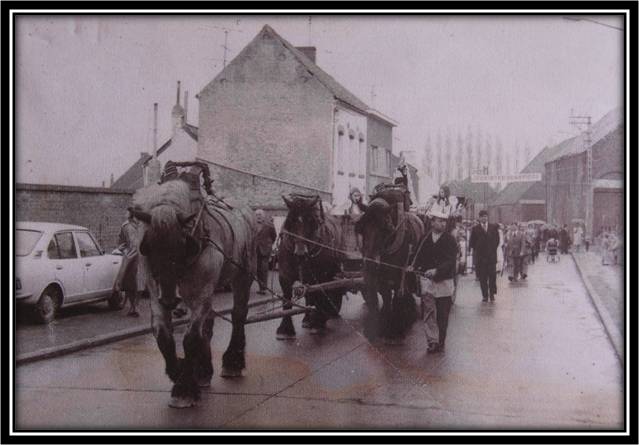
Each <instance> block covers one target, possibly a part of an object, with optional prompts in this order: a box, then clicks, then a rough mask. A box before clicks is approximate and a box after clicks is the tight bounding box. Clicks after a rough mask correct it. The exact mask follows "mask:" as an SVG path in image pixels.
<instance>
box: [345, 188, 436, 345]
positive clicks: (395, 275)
mask: <svg viewBox="0 0 639 445" xmlns="http://www.w3.org/2000/svg"><path fill="white" fill-rule="evenodd" d="M400 195H401V196H399V199H398V197H397V196H393V194H387V195H384V194H380V195H377V196H372V198H373V199H372V201H371V202H370V204H369V206H368V209H367V210H366V212H365V213H364V215H363V216H362V218H361V219H360V220H359V221H358V222H357V223H356V226H355V228H356V231H357V232H358V233H360V234H362V238H363V240H362V241H363V247H362V254H363V255H364V258H365V261H364V292H363V293H364V300H365V301H366V305H367V307H368V315H367V317H366V320H365V328H364V332H365V334H366V335H367V336H368V337H371V338H374V337H376V336H378V335H379V336H381V337H382V338H384V339H386V340H388V341H392V342H398V341H401V340H402V339H403V337H404V336H405V335H406V332H407V331H408V328H409V327H410V326H411V324H412V322H414V321H415V320H416V318H417V305H416V304H415V300H414V298H413V296H412V293H413V292H414V291H415V289H416V288H415V284H416V282H415V277H414V275H408V274H405V273H403V272H402V269H403V268H405V267H406V266H407V264H408V262H409V261H410V260H411V259H412V256H411V255H412V254H414V250H415V249H417V248H418V244H419V242H420V240H421V238H422V237H423V236H424V224H423V223H422V221H421V220H420V219H419V218H418V217H417V216H416V215H415V214H413V213H409V212H407V211H405V206H404V204H405V202H406V200H405V196H403V192H402V193H401V194H400ZM378 293H379V294H380V295H381V296H382V308H381V313H380V310H379V301H378V297H377V294H378Z"/></svg>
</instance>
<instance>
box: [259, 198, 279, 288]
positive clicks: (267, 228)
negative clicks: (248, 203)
mask: <svg viewBox="0 0 639 445" xmlns="http://www.w3.org/2000/svg"><path fill="white" fill-rule="evenodd" d="M255 218H256V220H257V280H258V284H259V286H260V290H259V291H258V292H257V293H258V294H261V295H263V294H265V293H266V292H265V290H266V282H267V278H268V262H269V259H270V258H271V253H272V252H273V243H274V242H275V239H276V238H277V233H276V232H275V227H273V224H272V223H271V222H270V221H269V220H268V219H267V217H266V214H265V213H264V210H262V209H258V210H256V211H255Z"/></svg>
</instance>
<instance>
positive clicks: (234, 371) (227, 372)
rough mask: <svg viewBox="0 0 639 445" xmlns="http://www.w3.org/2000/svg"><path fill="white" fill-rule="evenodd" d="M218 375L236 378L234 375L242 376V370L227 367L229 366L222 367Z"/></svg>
mask: <svg viewBox="0 0 639 445" xmlns="http://www.w3.org/2000/svg"><path fill="white" fill-rule="evenodd" d="M220 376H222V377H224V378H225V379H229V378H230V379H232V378H236V377H242V370H241V369H229V368H222V373H221V374H220Z"/></svg>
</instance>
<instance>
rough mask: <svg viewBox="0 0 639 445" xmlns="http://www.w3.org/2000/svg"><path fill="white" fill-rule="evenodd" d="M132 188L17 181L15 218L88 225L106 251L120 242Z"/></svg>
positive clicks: (18, 219)
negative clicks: (119, 236) (122, 188)
mask: <svg viewBox="0 0 639 445" xmlns="http://www.w3.org/2000/svg"><path fill="white" fill-rule="evenodd" d="M132 195H133V191H132V190H116V189H110V188H97V187H75V186H62V185H41V184H16V185H15V197H14V203H15V214H14V216H15V220H16V221H43V222H57V223H65V224H76V225H80V226H84V227H87V228H88V229H89V230H91V231H92V232H93V234H94V235H95V236H96V238H97V240H98V242H99V243H100V245H101V246H102V247H103V248H104V249H106V251H107V252H109V251H110V250H112V249H113V248H115V247H116V246H117V244H118V234H119V233H120V226H121V225H122V223H123V222H124V220H125V212H126V208H127V207H128V206H129V205H130V203H131V197H132Z"/></svg>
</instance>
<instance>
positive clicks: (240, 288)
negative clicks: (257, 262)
mask: <svg viewBox="0 0 639 445" xmlns="http://www.w3.org/2000/svg"><path fill="white" fill-rule="evenodd" d="M251 284H252V279H251V276H250V275H249V274H245V273H240V274H238V276H237V277H236V278H235V279H234V280H233V312H232V315H231V318H232V321H233V333H232V334H231V341H230V342H229V345H228V347H227V348H226V351H225V352H224V355H223V356H222V374H221V375H222V377H241V376H242V370H243V369H244V368H246V361H245V358H244V348H245V347H246V337H245V335H244V325H245V322H246V315H247V314H248V300H249V295H250V290H251Z"/></svg>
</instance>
